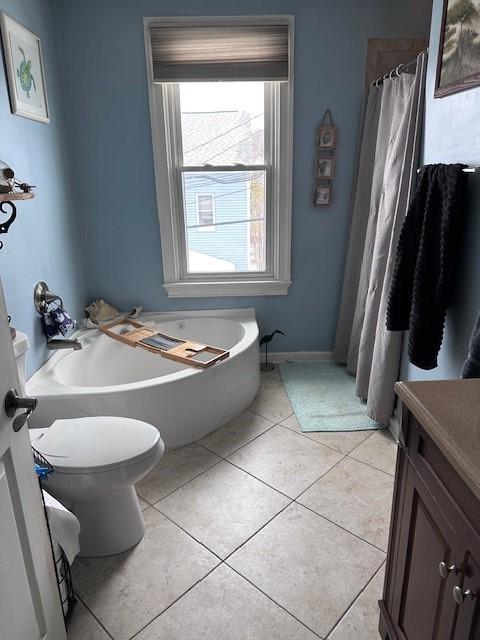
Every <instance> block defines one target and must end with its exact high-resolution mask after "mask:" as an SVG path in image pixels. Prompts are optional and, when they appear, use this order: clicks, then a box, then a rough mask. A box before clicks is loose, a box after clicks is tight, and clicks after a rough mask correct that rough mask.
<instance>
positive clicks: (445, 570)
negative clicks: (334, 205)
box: [438, 562, 458, 578]
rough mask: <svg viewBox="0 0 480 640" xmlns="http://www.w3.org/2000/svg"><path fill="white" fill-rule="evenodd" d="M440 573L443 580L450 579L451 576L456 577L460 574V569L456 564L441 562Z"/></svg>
mask: <svg viewBox="0 0 480 640" xmlns="http://www.w3.org/2000/svg"><path fill="white" fill-rule="evenodd" d="M438 572H439V574H440V575H441V576H442V578H448V576H449V575H455V574H456V573H458V567H457V566H456V565H454V564H447V563H446V562H440V564H439V565H438Z"/></svg>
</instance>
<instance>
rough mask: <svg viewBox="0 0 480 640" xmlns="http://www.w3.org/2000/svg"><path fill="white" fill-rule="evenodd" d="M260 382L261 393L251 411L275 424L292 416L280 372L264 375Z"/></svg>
mask: <svg viewBox="0 0 480 640" xmlns="http://www.w3.org/2000/svg"><path fill="white" fill-rule="evenodd" d="M260 380H261V382H260V391H259V393H258V396H257V397H256V398H255V400H254V401H253V403H252V404H251V406H250V410H251V411H253V412H254V413H258V414H259V415H261V416H263V417H264V418H268V420H272V422H275V423H277V422H281V421H282V420H285V418H288V416H290V415H292V413H293V409H292V405H291V404H290V400H289V399H288V396H287V393H286V391H285V387H284V386H283V382H282V380H281V378H280V374H279V373H278V371H277V370H275V371H272V372H271V373H262V375H261V379H260Z"/></svg>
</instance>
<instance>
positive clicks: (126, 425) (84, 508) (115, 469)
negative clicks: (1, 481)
mask: <svg viewBox="0 0 480 640" xmlns="http://www.w3.org/2000/svg"><path fill="white" fill-rule="evenodd" d="M30 439H31V441H32V445H33V446H34V447H35V449H37V451H39V452H40V453H41V454H42V455H43V456H44V457H45V458H46V459H47V460H48V462H50V464H52V465H53V467H54V468H55V473H54V474H52V475H51V476H50V477H48V478H47V479H46V480H45V481H44V483H45V489H46V490H47V491H48V492H49V493H51V494H52V495H53V496H54V497H56V498H57V499H58V500H59V501H60V502H62V503H63V504H65V505H66V506H67V507H68V508H70V509H71V510H72V511H73V512H74V513H75V515H76V516H77V518H78V519H79V521H80V526H81V530H80V554H79V555H80V556H107V555H114V554H117V553H121V552H122V551H126V550H127V549H129V548H130V547H133V546H134V545H136V544H137V543H138V542H139V541H140V540H141V539H142V538H143V535H144V521H143V516H142V512H141V509H140V504H139V501H138V497H137V494H136V491H135V484H136V483H137V482H138V481H139V480H140V479H141V478H143V476H145V475H146V474H147V473H148V472H149V471H150V470H151V469H152V467H153V466H154V465H155V464H156V463H157V462H158V461H159V460H160V458H161V457H162V455H163V451H164V444H163V441H162V439H161V437H160V433H159V432H158V429H156V428H155V427H153V426H152V425H150V424H147V423H146V422H142V421H140V420H134V419H131V418H118V417H103V416H102V417H87V418H74V419H68V420H56V421H55V422H54V423H53V424H52V425H51V427H49V428H47V429H31V430H30Z"/></svg>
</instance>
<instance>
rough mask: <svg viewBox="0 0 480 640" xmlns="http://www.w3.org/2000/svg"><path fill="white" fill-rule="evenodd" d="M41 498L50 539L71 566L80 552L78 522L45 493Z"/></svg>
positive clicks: (61, 505)
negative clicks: (61, 551)
mask: <svg viewBox="0 0 480 640" xmlns="http://www.w3.org/2000/svg"><path fill="white" fill-rule="evenodd" d="M43 498H44V500H45V507H46V511H47V517H48V523H49V525H50V533H51V535H52V538H53V539H54V540H55V541H56V542H58V544H59V545H60V546H61V547H62V549H63V550H64V551H65V555H66V556H67V560H68V562H69V563H70V564H72V562H73V561H74V559H75V556H76V555H77V554H78V552H79V551H80V543H79V535H80V522H79V521H78V518H77V517H76V516H75V515H73V513H71V511H68V509H66V508H65V507H64V506H63V504H61V503H60V502H59V501H58V500H56V499H55V498H54V497H53V496H51V495H50V494H49V493H47V492H46V491H43Z"/></svg>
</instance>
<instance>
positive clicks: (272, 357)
mask: <svg viewBox="0 0 480 640" xmlns="http://www.w3.org/2000/svg"><path fill="white" fill-rule="evenodd" d="M268 359H269V361H270V362H275V363H279V362H311V361H313V360H333V352H332V351H283V352H282V351H279V352H274V353H270V352H269V353H268ZM264 360H265V353H263V352H262V353H261V354H260V362H263V361H264Z"/></svg>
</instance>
